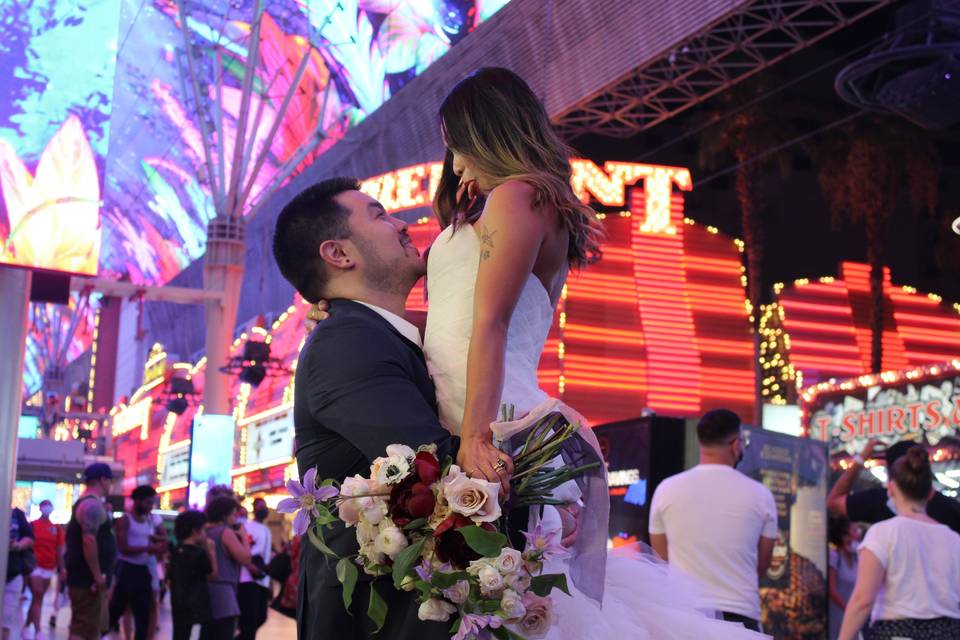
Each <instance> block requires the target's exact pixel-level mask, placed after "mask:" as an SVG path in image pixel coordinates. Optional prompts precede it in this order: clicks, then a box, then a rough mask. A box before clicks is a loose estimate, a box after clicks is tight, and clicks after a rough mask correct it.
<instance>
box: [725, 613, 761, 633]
mask: <svg viewBox="0 0 960 640" xmlns="http://www.w3.org/2000/svg"><path fill="white" fill-rule="evenodd" d="M720 614H721V615H722V616H723V619H724V620H726V621H727V622H739V623H740V624H742V625H743V626H745V627H746V628H747V629H750V631H758V632H759V631H760V621H759V620H754V619H753V618H748V617H747V616H742V615H740V614H739V613H730V612H729V611H721V612H720Z"/></svg>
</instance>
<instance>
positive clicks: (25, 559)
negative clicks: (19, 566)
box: [20, 549, 37, 576]
mask: <svg viewBox="0 0 960 640" xmlns="http://www.w3.org/2000/svg"><path fill="white" fill-rule="evenodd" d="M20 562H22V563H23V575H24V576H29V575H30V574H31V573H33V570H34V569H36V568H37V555H36V554H35V553H34V552H33V549H23V550H22V551H21V552H20Z"/></svg>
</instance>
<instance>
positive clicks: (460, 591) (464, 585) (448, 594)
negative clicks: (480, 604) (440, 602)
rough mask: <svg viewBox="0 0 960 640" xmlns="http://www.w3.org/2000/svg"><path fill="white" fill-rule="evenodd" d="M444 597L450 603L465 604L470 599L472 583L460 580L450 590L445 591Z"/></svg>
mask: <svg viewBox="0 0 960 640" xmlns="http://www.w3.org/2000/svg"><path fill="white" fill-rule="evenodd" d="M443 597H444V598H446V599H447V600H449V601H450V602H455V603H456V604H463V603H464V602H466V601H467V598H468V597H470V583H469V582H467V581H466V580H460V581H459V582H457V584H455V585H453V586H452V587H450V588H449V589H444V590H443Z"/></svg>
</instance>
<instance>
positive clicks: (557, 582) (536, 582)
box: [530, 573, 570, 598]
mask: <svg viewBox="0 0 960 640" xmlns="http://www.w3.org/2000/svg"><path fill="white" fill-rule="evenodd" d="M553 589H560V591H563V592H564V593H565V594H567V595H568V596H569V595H570V589H569V588H567V576H565V575H563V574H562V573H545V574H543V575H542V576H537V577H535V578H534V579H533V580H531V581H530V590H531V591H533V592H534V593H535V594H537V595H538V596H540V597H541V598H545V597H546V596H548V595H550V591H552V590H553Z"/></svg>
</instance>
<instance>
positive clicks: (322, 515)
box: [314, 504, 337, 526]
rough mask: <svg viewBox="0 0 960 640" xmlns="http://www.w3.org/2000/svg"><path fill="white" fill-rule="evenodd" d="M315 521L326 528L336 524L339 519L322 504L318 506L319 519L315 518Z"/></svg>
mask: <svg viewBox="0 0 960 640" xmlns="http://www.w3.org/2000/svg"><path fill="white" fill-rule="evenodd" d="M314 521H315V522H316V523H317V524H319V525H320V526H326V525H328V524H332V523H334V522H336V521H337V517H336V516H335V515H333V514H332V513H330V510H329V509H327V508H326V507H325V506H323V505H322V504H317V517H316V518H314Z"/></svg>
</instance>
